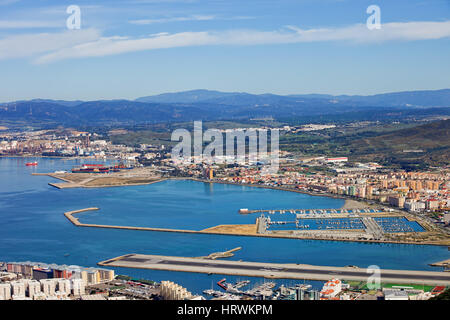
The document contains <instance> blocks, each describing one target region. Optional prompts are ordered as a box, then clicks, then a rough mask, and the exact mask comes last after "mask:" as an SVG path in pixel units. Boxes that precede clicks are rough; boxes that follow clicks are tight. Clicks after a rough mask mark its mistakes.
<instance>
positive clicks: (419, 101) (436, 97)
mask: <svg viewBox="0 0 450 320" xmlns="http://www.w3.org/2000/svg"><path fill="white" fill-rule="evenodd" d="M136 101H139V102H159V103H198V102H204V103H214V104H224V105H235V106H244V105H246V106H255V105H277V104H286V103H290V104H293V103H298V102H301V103H312V102H319V101H320V102H322V103H329V104H336V103H340V104H347V105H353V106H415V107H450V89H442V90H422V91H404V92H393V93H383V94H376V95H370V96H361V95H355V96H350V95H337V96H333V95H328V94H297V95H287V96H282V95H276V94H250V93H245V92H240V93H239V92H220V91H210V90H192V91H184V92H176V93H164V94H160V95H155V96H147V97H142V98H138V99H136Z"/></svg>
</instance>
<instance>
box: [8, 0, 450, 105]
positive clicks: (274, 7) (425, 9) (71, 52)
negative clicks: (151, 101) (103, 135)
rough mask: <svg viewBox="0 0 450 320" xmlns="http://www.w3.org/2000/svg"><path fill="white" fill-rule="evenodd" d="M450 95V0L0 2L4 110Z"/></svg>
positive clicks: (58, 0)
mask: <svg viewBox="0 0 450 320" xmlns="http://www.w3.org/2000/svg"><path fill="white" fill-rule="evenodd" d="M371 5H376V6H377V7H378V8H379V10H380V28H378V29H377V28H373V23H374V22H376V21H375V20H373V19H371V18H370V17H371V16H372V15H373V14H374V11H370V12H369V13H368V12H367V9H368V7H369V6H371ZM70 6H76V7H78V8H79V10H80V11H79V12H80V15H79V20H78V19H73V18H74V11H69V12H68V8H69V7H70ZM75 13H76V11H75ZM368 19H369V22H370V23H369V26H372V27H371V28H369V27H368V25H367V20H368ZM77 21H80V24H79V28H78V26H77V25H76V22H77ZM443 88H450V0H395V1H394V0H387V1H381V0H371V1H365V0H245V1H244V0H208V1H206V0H205V1H204V0H128V1H121V0H96V1H85V0H71V1H65V0H53V1H49V0H39V1H36V0H0V101H2V102H8V101H16V100H26V99H35V98H46V99H64V100H98V99H135V98H138V97H142V96H148V95H154V94H159V93H165V92H177V91H184V90H193V89H209V90H219V91H227V92H249V93H255V94H261V93H274V94H283V95H284V94H307V93H327V94H336V95H338V94H361V95H370V94H377V93H385V92H395V91H409V90H435V89H443Z"/></svg>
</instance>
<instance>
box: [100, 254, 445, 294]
mask: <svg viewBox="0 0 450 320" xmlns="http://www.w3.org/2000/svg"><path fill="white" fill-rule="evenodd" d="M98 265H100V266H105V267H122V268H137V269H151V270H165V271H180V272H196V273H207V274H225V275H235V276H250V277H264V278H278V279H299V280H300V279H301V280H321V281H326V280H329V279H330V278H340V279H344V280H355V281H367V277H368V276H370V273H367V271H366V269H363V268H357V267H329V266H312V265H306V264H294V263H286V264H283V263H264V262H244V261H215V260H211V259H199V258H188V257H173V256H159V255H143V254H127V255H124V256H120V257H116V258H113V259H109V260H105V261H101V262H99V263H98ZM380 275H381V282H387V283H407V284H411V283H414V284H428V285H445V286H446V285H450V273H449V272H434V271H410V270H388V269H382V270H381V274H380Z"/></svg>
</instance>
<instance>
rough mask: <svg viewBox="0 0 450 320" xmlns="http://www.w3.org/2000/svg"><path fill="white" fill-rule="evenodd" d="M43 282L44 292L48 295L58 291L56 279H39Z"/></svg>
mask: <svg viewBox="0 0 450 320" xmlns="http://www.w3.org/2000/svg"><path fill="white" fill-rule="evenodd" d="M39 282H40V283H41V289H42V292H43V293H44V294H45V295H46V296H47V297H48V296H54V295H55V293H56V284H57V280H56V279H41V280H39Z"/></svg>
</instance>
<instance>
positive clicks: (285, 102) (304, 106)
mask: <svg viewBox="0 0 450 320" xmlns="http://www.w3.org/2000/svg"><path fill="white" fill-rule="evenodd" d="M423 108H426V110H425V109H423ZM449 113H450V90H449V89H445V90H436V91H412V92H397V93H388V94H381V95H374V96H331V95H320V94H309V95H290V96H280V95H275V94H259V95H255V94H249V93H239V92H219V91H210V90H193V91H186V92H178V93H167V94H162V95H157V96H149V97H144V98H139V99H137V100H136V101H130V100H99V101H85V102H84V101H64V100H48V99H35V100H30V101H17V102H10V103H3V104H2V103H0V122H1V121H13V122H14V121H16V122H18V121H22V122H23V121H33V122H39V121H42V122H51V123H58V124H70V125H72V124H73V125H77V124H117V123H147V122H150V123H156V122H167V121H172V122H183V121H191V120H205V121H206V120H248V119H253V118H261V117H266V118H267V117H273V118H275V119H282V120H284V121H288V122H289V121H291V120H295V119H298V118H301V117H303V118H307V117H316V116H321V118H320V121H327V119H328V120H331V119H335V120H338V119H340V120H339V121H345V120H346V121H351V120H352V119H353V120H369V119H370V120H371V121H377V120H387V119H391V120H393V119H404V118H407V117H413V118H417V117H421V116H422V117H423V116H448V115H449Z"/></svg>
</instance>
